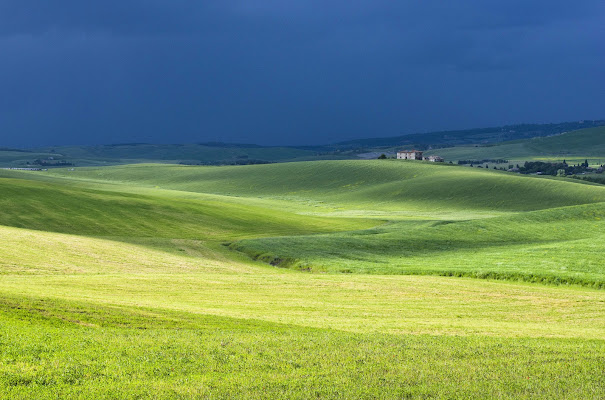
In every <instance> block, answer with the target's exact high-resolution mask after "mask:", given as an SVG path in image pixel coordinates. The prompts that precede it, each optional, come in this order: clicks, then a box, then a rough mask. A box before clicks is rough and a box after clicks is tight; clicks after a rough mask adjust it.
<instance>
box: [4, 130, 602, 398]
mask: <svg viewBox="0 0 605 400" xmlns="http://www.w3.org/2000/svg"><path fill="white" fill-rule="evenodd" d="M545 140H546V139H545ZM0 206H1V207H0V238H1V240H2V243H3V246H0V398H2V399H4V398H7V399H32V398H35V399H56V398H74V399H117V398H119V399H147V398H149V399H152V398H169V399H197V398H209V399H231V398H250V399H258V398H267V399H273V398H283V399H292V398H300V399H308V398H321V399H323V398H328V399H330V398H332V399H342V398H350V399H358V398H367V399H376V398H384V399H391V398H401V399H427V398H435V399H469V398H484V399H493V398H502V399H536V398H544V399H553V398H557V399H559V398H561V399H580V398H581V399H601V398H604V397H605V311H604V310H605V290H604V289H605V262H604V261H603V260H604V259H605V258H604V257H603V250H602V249H603V247H602V243H603V240H604V239H605V187H604V186H602V185H596V184H587V183H583V182H580V181H576V180H571V179H564V178H561V179H554V178H541V177H530V176H520V175H516V174H508V173H503V172H499V171H491V170H485V169H471V168H464V167H458V166H455V165H435V164H429V163H423V162H413V161H409V162H408V161H397V160H371V161H362V160H359V161H351V160H348V161H312V162H297V163H283V164H264V165H248V166H224V167H211V166H207V167H199V166H182V165H168V164H162V165H160V164H137V165H122V166H111V167H86V168H75V169H74V170H71V168H69V169H53V170H49V171H35V172H29V171H9V170H2V171H0Z"/></svg>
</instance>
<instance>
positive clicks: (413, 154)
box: [397, 150, 422, 160]
mask: <svg viewBox="0 0 605 400" xmlns="http://www.w3.org/2000/svg"><path fill="white" fill-rule="evenodd" d="M397 159H399V160H422V152H421V151H418V150H403V151H398V152H397Z"/></svg>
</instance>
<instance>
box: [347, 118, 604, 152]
mask: <svg viewBox="0 0 605 400" xmlns="http://www.w3.org/2000/svg"><path fill="white" fill-rule="evenodd" d="M603 125H605V120H595V121H577V122H562V123H558V124H520V125H505V126H499V127H491V128H479V129H465V130H458V131H441V132H428V133H414V134H409V135H402V136H394V137H384V138H370V139H357V140H349V141H345V142H340V143H337V144H336V146H337V147H339V148H373V147H396V146H413V147H416V148H418V149H420V150H423V149H427V148H428V147H451V146H459V145H465V144H476V143H483V144H485V143H497V142H504V141H511V140H519V139H527V138H533V137H541V136H550V135H555V134H559V133H563V132H568V131H573V130H578V129H583V128H591V127H596V126H603Z"/></svg>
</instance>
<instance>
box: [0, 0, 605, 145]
mask: <svg viewBox="0 0 605 400" xmlns="http://www.w3.org/2000/svg"><path fill="white" fill-rule="evenodd" d="M0 51H1V54H2V62H1V63H0V89H1V91H2V97H1V98H0V146H21V147H31V146H38V145H47V144H93V143H121V142H157V143H175V142H203V141H226V142H245V143H259V144H310V143H328V142H335V141H339V140H345V139H352V138H360V137H373V136H395V135H399V134H403V133H413V132H422V131H431V130H445V129H458V128H472V127H483V126H493V125H501V124H510V123H520V122H559V121H567V120H578V119H600V118H605V2H603V1H602V0H577V1H556V0H555V1H553V0H539V1H532V0H508V1H501V0H498V1H495V0H458V1H452V2H444V1H441V0H424V1H422V2H421V1H398V2H396V1H386V0H346V1H345V0H334V1H330V0H323V1H319V0H304V1H303V0H220V1H219V0H214V1H191V0H130V1H128V0H104V1H97V0H88V1H82V0H53V1H49V0H39V1H33V0H2V1H1V2H0Z"/></svg>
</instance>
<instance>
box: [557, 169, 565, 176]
mask: <svg viewBox="0 0 605 400" xmlns="http://www.w3.org/2000/svg"><path fill="white" fill-rule="evenodd" d="M557 176H561V177H565V176H567V174H566V173H565V170H564V169H563V168H561V169H558V170H557Z"/></svg>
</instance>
